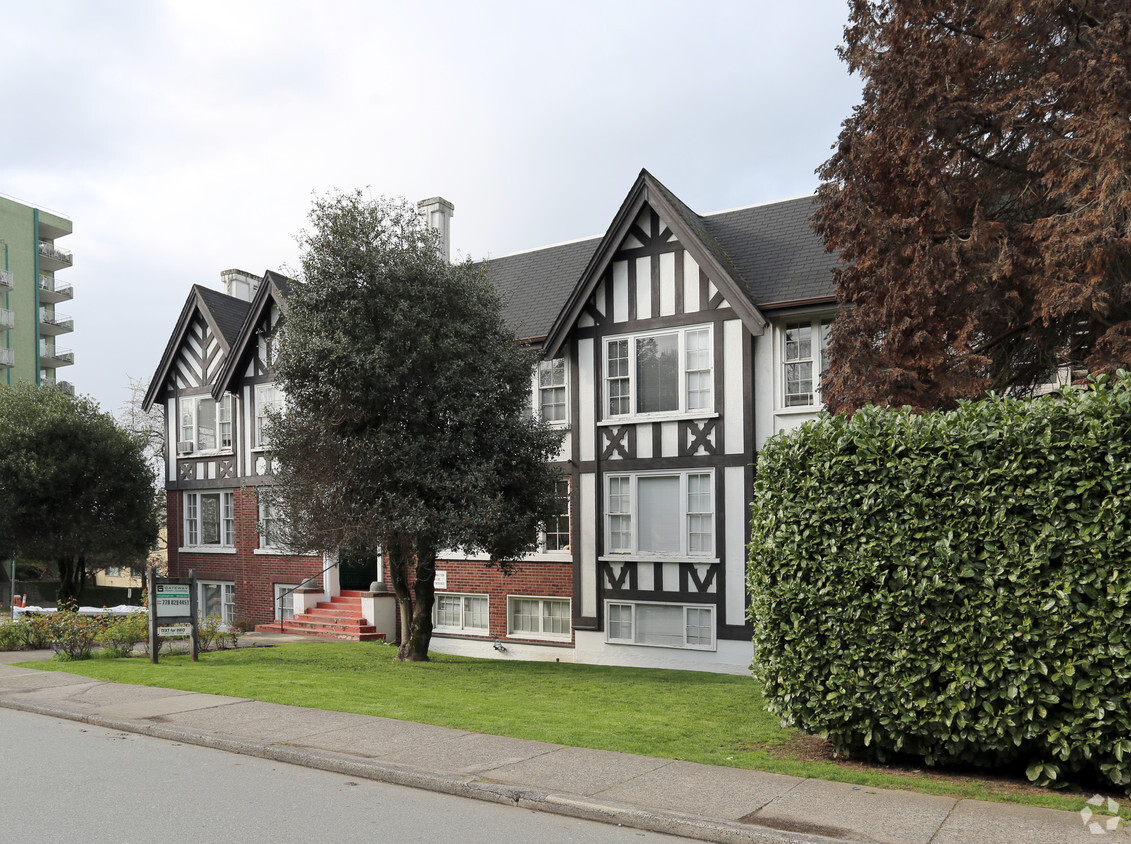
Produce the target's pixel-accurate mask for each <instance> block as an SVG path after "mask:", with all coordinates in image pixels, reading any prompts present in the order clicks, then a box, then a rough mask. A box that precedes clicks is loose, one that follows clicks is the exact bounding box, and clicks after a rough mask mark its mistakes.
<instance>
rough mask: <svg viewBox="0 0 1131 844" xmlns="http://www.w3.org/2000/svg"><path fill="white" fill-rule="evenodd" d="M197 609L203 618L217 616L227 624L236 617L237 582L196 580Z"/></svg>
mask: <svg viewBox="0 0 1131 844" xmlns="http://www.w3.org/2000/svg"><path fill="white" fill-rule="evenodd" d="M196 586H197V589H198V590H199V592H198V595H197V603H196V610H197V613H198V614H199V615H200V617H201V618H208V617H210V616H216V617H217V618H219V619H220V620H221V621H222V622H224V623H225V624H231V623H232V622H233V621H235V618H236V584H234V583H231V582H225V581H222V580H198V581H197V582H196Z"/></svg>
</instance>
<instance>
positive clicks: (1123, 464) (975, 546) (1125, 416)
mask: <svg viewBox="0 0 1131 844" xmlns="http://www.w3.org/2000/svg"><path fill="white" fill-rule="evenodd" d="M1129 500H1131V377H1129V376H1128V375H1127V374H1126V373H1120V374H1119V376H1117V378H1116V381H1115V382H1114V383H1110V382H1107V381H1106V380H1105V379H1100V380H1098V381H1097V382H1095V383H1094V384H1093V385H1092V387H1091V389H1088V390H1074V391H1069V392H1068V393H1067V394H1066V395H1065V396H1064V397H1063V398H1058V397H1055V396H1049V397H1045V398H1042V399H1037V400H1033V401H1028V402H1026V401H1014V400H1009V399H1002V398H991V399H987V400H984V401H980V402H976V403H968V404H964V405H962V406H960V407H959V408H958V409H957V410H956V411H954V412H952V413H946V414H929V415H925V416H914V415H912V414H910V413H908V412H897V411H884V410H878V409H875V408H865V409H864V410H862V411H860V412H859V413H857V414H856V415H855V416H853V417H852V418H851V419H845V418H844V417H829V418H825V419H821V420H818V421H816V422H814V423H810V424H808V425H806V426H805V427H804V428H802V429H800V430H798V431H795V432H792V433H790V434H787V435H783V436H780V437H775V438H773V439H771V440H770V441H769V442H768V443H767V444H766V448H765V449H764V450H763V451H762V452H761V453H760V455H759V462H758V477H757V480H756V482H755V492H754V517H753V521H752V532H751V544H750V549H749V550H750V555H749V560H750V562H749V587H750V590H751V594H752V605H751V618H752V620H753V622H754V642H755V653H756V659H755V665H754V671H755V674H756V676H758V677H759V679H760V680H761V681H762V682H763V683H764V684H765V694H766V697H767V700H768V702H769V706H770V709H771V710H772V711H773V712H775V713H776V714H778V715H780V716H781V717H782V718H783V719H784V720H785V721H787V722H789V723H791V724H793V725H794V726H796V727H799V728H801V729H804V730H807V731H810V732H817V733H822V734H824V735H826V736H827V737H828V738H829V740H830V741H831V742H832V744H833V745H834V747H835V748H836V749H837V750H838V751H840V752H846V751H853V752H856V753H860V754H862V755H866V756H871V757H875V758H880V759H883V758H885V757H888V756H890V755H891V754H893V753H895V752H906V753H912V754H917V755H919V756H922V757H923V758H924V759H925V761H926V762H927V763H928V764H934V763H937V762H944V761H945V762H966V763H973V764H981V765H986V764H995V765H1003V764H1007V765H1008V764H1021V765H1024V766H1025V767H1026V769H1027V773H1028V775H1029V778H1030V779H1033V780H1037V781H1040V782H1043V783H1050V782H1051V783H1055V782H1062V781H1063V779H1064V777H1065V776H1066V775H1067V774H1069V773H1076V772H1083V773H1085V774H1088V775H1092V774H1098V775H1100V776H1102V777H1104V778H1106V779H1107V780H1108V781H1110V782H1111V783H1114V784H1116V785H1126V784H1127V783H1131V626H1128V624H1127V621H1128V618H1129V617H1131V566H1129V565H1128V561H1129V560H1131V520H1129V515H1128V506H1127V502H1128V501H1129Z"/></svg>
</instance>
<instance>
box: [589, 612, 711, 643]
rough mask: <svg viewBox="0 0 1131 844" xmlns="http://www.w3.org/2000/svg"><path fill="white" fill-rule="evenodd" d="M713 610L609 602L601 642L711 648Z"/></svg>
mask: <svg viewBox="0 0 1131 844" xmlns="http://www.w3.org/2000/svg"><path fill="white" fill-rule="evenodd" d="M714 612H715V610H714V607H709V606H684V605H680V604H645V603H638V602H634V601H633V602H629V601H616V602H613V601H609V602H608V603H607V604H606V605H605V640H606V641H607V642H610V643H612V644H622V645H650V646H652V647H661V648H693V649H696V650H714V649H715V625H714Z"/></svg>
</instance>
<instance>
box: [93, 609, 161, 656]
mask: <svg viewBox="0 0 1131 844" xmlns="http://www.w3.org/2000/svg"><path fill="white" fill-rule="evenodd" d="M148 638H149V618H148V616H147V615H146V614H145V613H144V612H135V613H130V614H129V615H125V616H121V617H118V618H114V619H111V620H109V621H107V622H106V627H105V629H104V630H103V631H102V632H101V633H99V634H98V636H97V638H96V640H95V641H97V642H98V644H99V645H101V646H102V647H103V648H104V649H105V651H106V653H108V654H110V655H111V656H114V657H126V656H129V655H130V654H132V653H133V650H134V647H135V646H137V645H138V644H139V643H141V642H145V641H147V640H148Z"/></svg>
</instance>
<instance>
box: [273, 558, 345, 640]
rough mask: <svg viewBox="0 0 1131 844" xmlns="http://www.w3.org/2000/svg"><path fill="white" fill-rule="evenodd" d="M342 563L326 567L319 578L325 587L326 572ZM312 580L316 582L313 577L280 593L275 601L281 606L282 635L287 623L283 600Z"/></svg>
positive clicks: (336, 562) (280, 627)
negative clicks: (284, 624)
mask: <svg viewBox="0 0 1131 844" xmlns="http://www.w3.org/2000/svg"><path fill="white" fill-rule="evenodd" d="M340 562H341V560H340V559H338V560H334V562H332V563H330V565H328V566H326V568H324V569H322V571H321V573H320V574H319V575H318V576H319V577H321V578H322V583H323V585H325V583H326V579H325V575H326V572H328V571H329V570H330V569H332V568H333V567H334V566H336V565H337V564H338V563H340ZM312 580H314V578H313V577H308V578H306V580H304V581H303V582H302V583H300V584H299V585H298V586H292V587H291V588H290V589H287V590H285V591H283V592H280V593H279V597H278V598H276V599H275V601H276V603H278V605H279V606H278V611H279V632H280V633H282V632H283V622H284V621H285V619H284V618H283V598H285V597H287V596H288V595H290V594H291V593H293V592H294V591H295V590H296V589H302V588H303V585H304V584H307V583H310V581H312ZM292 606H293V604H292ZM291 614H292V616H293V615H294V613H293V611H292V613H291Z"/></svg>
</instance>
